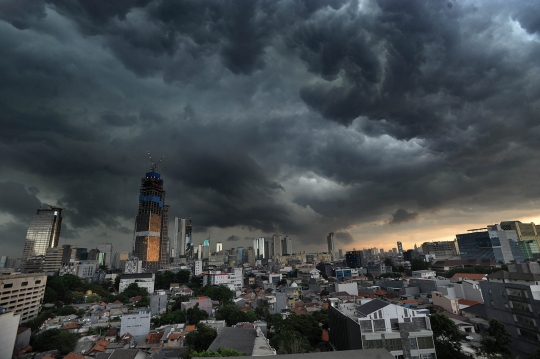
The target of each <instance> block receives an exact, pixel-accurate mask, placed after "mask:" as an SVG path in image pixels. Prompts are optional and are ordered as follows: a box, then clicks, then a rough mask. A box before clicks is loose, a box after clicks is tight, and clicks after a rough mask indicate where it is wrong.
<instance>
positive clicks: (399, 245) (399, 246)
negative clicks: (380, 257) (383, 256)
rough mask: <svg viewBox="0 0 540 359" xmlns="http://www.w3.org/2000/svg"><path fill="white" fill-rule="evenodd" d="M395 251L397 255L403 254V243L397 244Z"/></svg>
mask: <svg viewBox="0 0 540 359" xmlns="http://www.w3.org/2000/svg"><path fill="white" fill-rule="evenodd" d="M397 251H398V253H399V254H401V253H403V243H401V242H397Z"/></svg>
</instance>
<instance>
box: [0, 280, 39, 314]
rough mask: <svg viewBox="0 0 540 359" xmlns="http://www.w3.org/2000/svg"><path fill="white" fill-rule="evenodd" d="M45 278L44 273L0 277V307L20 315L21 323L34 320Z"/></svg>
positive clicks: (37, 311)
mask: <svg viewBox="0 0 540 359" xmlns="http://www.w3.org/2000/svg"><path fill="white" fill-rule="evenodd" d="M46 283H47V276H46V275H45V274H44V273H32V274H16V273H7V274H4V275H2V276H0V288H2V289H3V291H2V292H0V307H3V308H4V309H5V310H7V311H14V312H15V314H20V315H21V323H26V322H27V321H29V320H32V319H34V318H35V317H36V316H37V315H38V313H39V312H40V311H41V303H42V302H43V296H44V295H45V284H46Z"/></svg>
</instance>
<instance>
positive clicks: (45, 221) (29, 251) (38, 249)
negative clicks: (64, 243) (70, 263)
mask: <svg viewBox="0 0 540 359" xmlns="http://www.w3.org/2000/svg"><path fill="white" fill-rule="evenodd" d="M61 227H62V208H56V207H51V206H47V208H40V209H38V210H37V213H36V215H35V216H34V218H32V220H31V221H30V226H29V227H28V232H27V233H26V241H25V242H24V249H23V255H22V260H23V262H26V261H27V260H28V259H29V258H31V257H37V256H43V258H44V256H45V254H46V253H47V248H56V247H58V240H59V238H60V229H61Z"/></svg>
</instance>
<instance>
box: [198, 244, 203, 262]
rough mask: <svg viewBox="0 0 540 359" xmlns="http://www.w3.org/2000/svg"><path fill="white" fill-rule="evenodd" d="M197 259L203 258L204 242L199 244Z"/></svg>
mask: <svg viewBox="0 0 540 359" xmlns="http://www.w3.org/2000/svg"><path fill="white" fill-rule="evenodd" d="M197 259H199V260H202V259H203V246H202V244H199V245H198V246H197Z"/></svg>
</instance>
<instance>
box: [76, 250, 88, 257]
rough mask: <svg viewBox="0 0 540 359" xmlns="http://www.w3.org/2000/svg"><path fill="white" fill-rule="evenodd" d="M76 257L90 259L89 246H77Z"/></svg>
mask: <svg viewBox="0 0 540 359" xmlns="http://www.w3.org/2000/svg"><path fill="white" fill-rule="evenodd" d="M75 259H78V260H87V259H88V248H77V250H76V252H75Z"/></svg>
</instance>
